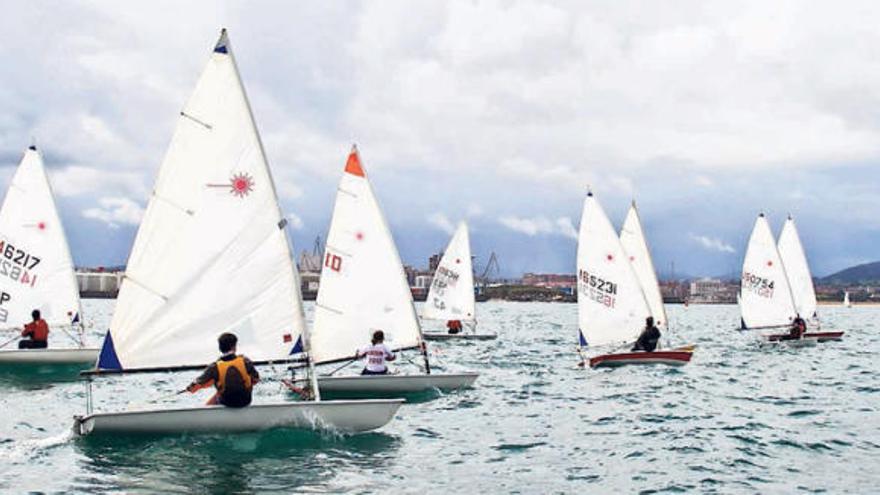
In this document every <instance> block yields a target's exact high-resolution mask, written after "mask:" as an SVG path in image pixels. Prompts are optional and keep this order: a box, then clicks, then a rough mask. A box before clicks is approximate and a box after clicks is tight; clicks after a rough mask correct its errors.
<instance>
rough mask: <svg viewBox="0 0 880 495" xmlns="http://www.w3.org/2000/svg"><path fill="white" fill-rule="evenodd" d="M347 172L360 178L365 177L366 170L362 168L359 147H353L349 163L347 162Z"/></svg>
mask: <svg viewBox="0 0 880 495" xmlns="http://www.w3.org/2000/svg"><path fill="white" fill-rule="evenodd" d="M345 172H346V173H349V174H351V175H357V176H358V177H364V168H363V167H362V166H361V157H360V156H358V151H357V145H355V146H352V147H351V153H349V155H348V161H347V162H345Z"/></svg>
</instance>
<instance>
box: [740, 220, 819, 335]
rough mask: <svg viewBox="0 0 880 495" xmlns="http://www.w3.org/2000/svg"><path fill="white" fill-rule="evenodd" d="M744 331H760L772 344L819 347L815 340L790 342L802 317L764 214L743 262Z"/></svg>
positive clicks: (742, 316) (753, 232)
mask: <svg viewBox="0 0 880 495" xmlns="http://www.w3.org/2000/svg"><path fill="white" fill-rule="evenodd" d="M740 297H741V300H740V313H741V330H758V331H760V332H762V334H763V336H764V338H765V339H766V340H767V341H770V342H786V343H789V344H793V345H809V344H811V343H812V344H815V342H816V341H815V340H813V339H803V338H802V339H794V340H791V339H787V338H786V336H787V335H788V334H787V333H785V334H782V333H773V330H782V329H788V328H790V326H791V323H792V321H793V320H794V319H795V317H797V316H798V312H797V308H796V306H795V300H794V295H793V293H792V290H791V285H790V284H789V279H788V275H787V274H786V270H785V264H784V263H783V262H782V258H781V256H780V255H779V249H778V248H777V246H776V241H775V240H774V238H773V232H771V230H770V225H769V224H768V223H767V218H766V217H765V216H764V214H763V213H761V214H759V215H758V218H757V220H755V227H754V228H753V229H752V235H751V237H750V238H749V245H748V248H747V249H746V255H745V259H743V269H742V280H741V282H740Z"/></svg>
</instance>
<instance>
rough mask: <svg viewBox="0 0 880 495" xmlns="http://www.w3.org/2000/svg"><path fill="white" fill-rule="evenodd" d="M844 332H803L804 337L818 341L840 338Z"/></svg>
mask: <svg viewBox="0 0 880 495" xmlns="http://www.w3.org/2000/svg"><path fill="white" fill-rule="evenodd" d="M843 333H844V332H807V333H805V334H804V338H805V339H816V340H818V341H819V342H828V341H829V340H842V339H843Z"/></svg>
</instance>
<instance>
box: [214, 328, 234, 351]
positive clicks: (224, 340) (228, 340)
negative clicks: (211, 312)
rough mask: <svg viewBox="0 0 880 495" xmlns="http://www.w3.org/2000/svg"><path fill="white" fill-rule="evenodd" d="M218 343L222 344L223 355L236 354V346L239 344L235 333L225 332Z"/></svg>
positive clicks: (218, 339)
mask: <svg viewBox="0 0 880 495" xmlns="http://www.w3.org/2000/svg"><path fill="white" fill-rule="evenodd" d="M217 343H218V344H220V352H222V353H223V354H226V353H229V352H235V346H236V345H237V344H238V337H236V336H235V334H234V333H229V332H224V333H222V334H220V337H218V338H217Z"/></svg>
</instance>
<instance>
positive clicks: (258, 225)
mask: <svg viewBox="0 0 880 495" xmlns="http://www.w3.org/2000/svg"><path fill="white" fill-rule="evenodd" d="M285 224H286V221H285V220H284V217H283V215H282V213H281V211H280V208H279V206H278V200H277V197H276V193H275V188H274V185H273V182H272V178H271V175H270V172H269V167H268V164H267V163H266V157H265V154H264V152H263V147H262V143H261V142H260V138H259V135H258V132H257V129H256V125H255V123H254V121H253V117H252V115H251V110H250V106H249V104H248V101H247V96H246V95H245V92H244V87H243V86H242V83H241V80H240V78H239V74H238V69H237V67H236V64H235V61H234V59H233V55H232V51H231V48H230V46H229V40H228V38H227V37H226V33H225V30H224V32H223V33H222V34H221V36H220V40H219V41H218V42H217V45H216V46H215V48H214V51H213V53H212V54H211V58H210V60H209V61H208V64H207V66H206V67H205V69H204V71H203V72H202V75H201V77H200V78H199V81H198V83H197V84H196V88H195V91H194V92H193V94H192V96H191V97H190V99H189V101H188V102H187V103H186V106H185V107H184V108H183V111H182V112H181V113H180V117H179V118H178V122H177V128H176V130H175V132H174V137H173V138H172V140H171V144H170V146H169V148H168V152H167V154H166V155H165V159H164V161H163V162H162V165H161V167H160V168H159V174H158V177H157V179H156V184H155V187H154V189H153V194H152V196H151V198H150V201H149V204H148V206H147V209H146V212H145V214H144V218H143V221H142V222H141V225H140V228H139V229H138V233H137V237H136V239H135V242H134V247H133V248H132V251H131V255H130V257H129V260H128V266H127V268H126V276H125V279H124V281H123V283H122V287H121V288H120V292H119V297H118V299H117V304H116V311H115V313H114V314H113V320H112V322H111V325H110V331H109V332H108V334H107V337H106V338H105V342H104V347H103V349H102V351H101V356H100V358H99V361H98V367H99V368H103V369H120V368H121V369H136V368H155V367H176V366H193V365H203V364H206V363H208V362H210V361H213V360H214V359H216V357H217V354H218V350H217V344H216V339H217V336H218V335H220V334H221V333H222V332H232V333H234V334H236V335H237V336H238V339H239V345H238V350H239V352H241V353H243V354H245V355H247V356H248V357H250V358H251V359H252V360H254V361H271V360H281V359H285V358H287V357H288V355H289V354H292V353H294V352H296V351H299V350H301V341H300V337H301V335H302V333H303V330H304V326H305V324H304V316H303V310H302V301H301V296H300V291H299V285H298V283H297V275H296V271H295V270H296V267H295V266H294V264H293V261H292V256H291V250H290V247H289V244H288V240H287V235H286V233H285V231H284V225H285Z"/></svg>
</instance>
